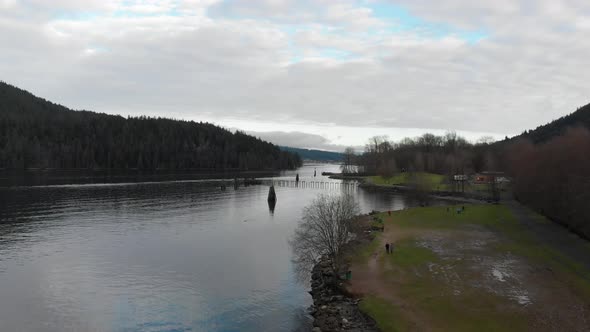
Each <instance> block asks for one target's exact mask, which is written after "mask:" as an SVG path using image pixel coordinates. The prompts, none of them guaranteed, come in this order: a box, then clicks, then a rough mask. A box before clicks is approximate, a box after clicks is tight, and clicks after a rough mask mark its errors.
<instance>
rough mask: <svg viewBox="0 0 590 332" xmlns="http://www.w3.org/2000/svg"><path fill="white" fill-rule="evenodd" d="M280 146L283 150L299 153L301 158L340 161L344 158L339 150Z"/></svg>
mask: <svg viewBox="0 0 590 332" xmlns="http://www.w3.org/2000/svg"><path fill="white" fill-rule="evenodd" d="M280 148H281V150H283V151H288V152H292V153H297V154H299V156H301V158H302V159H303V160H313V161H326V162H341V161H342V160H343V159H344V154H343V153H341V152H332V151H323V150H310V149H300V148H292V147H288V146H280Z"/></svg>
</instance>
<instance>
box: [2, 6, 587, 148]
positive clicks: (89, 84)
mask: <svg viewBox="0 0 590 332" xmlns="http://www.w3.org/2000/svg"><path fill="white" fill-rule="evenodd" d="M588 36H590V2H588V1H587V0H569V1H565V0H520V1H519V0H493V1H483V0H479V1H473V0H437V1H434V0H430V1H426V0H399V1H393V0H357V1H355V0H349V1H348V0H345V1H336V0H333V1H328V0H315V1H311V0H298V1H296V0H159V1H158V0H146V1H135V0H51V1H48V0H0V45H1V46H0V80H2V81H5V82H7V83H10V84H13V85H16V86H18V87H20V88H23V89H25V90H28V91H30V92H32V93H34V94H36V95H39V96H41V97H44V98H46V99H48V100H51V101H53V102H56V103H60V104H63V105H65V106H68V107H70V108H73V109H86V110H92V111H97V112H104V113H110V114H121V115H125V116H126V115H132V116H137V115H148V116H165V117H172V118H177V119H188V120H195V121H207V122H212V123H215V124H218V125H220V126H223V127H225V128H228V129H232V130H233V129H241V130H244V131H246V132H249V133H252V134H255V135H257V136H259V137H261V138H263V139H267V140H270V141H271V142H273V143H277V144H281V145H290V146H295V147H306V148H319V149H326V150H342V149H343V148H344V147H345V146H355V147H359V148H360V147H362V146H363V145H364V144H365V143H366V141H367V139H368V138H369V137H372V136H375V135H387V136H389V138H390V139H392V140H399V139H401V138H403V137H406V136H409V137H414V136H418V135H421V134H422V133H425V132H432V133H437V134H442V133H444V132H446V131H450V130H452V131H457V132H458V133H459V134H461V135H464V136H465V137H467V138H468V139H470V140H476V139H477V138H478V137H481V136H493V137H495V138H503V137H504V136H511V135H515V134H519V133H521V132H522V131H524V130H526V129H532V128H535V127H537V126H539V125H541V124H544V123H546V122H549V121H551V120H554V119H556V118H559V117H561V116H563V115H566V114H568V113H571V112H573V111H575V110H576V109H577V108H578V107H580V106H583V105H585V104H587V103H588V102H590V90H589V89H588V85H587V81H588V77H590V60H589V59H590V38H588ZM585 83H586V84H585Z"/></svg>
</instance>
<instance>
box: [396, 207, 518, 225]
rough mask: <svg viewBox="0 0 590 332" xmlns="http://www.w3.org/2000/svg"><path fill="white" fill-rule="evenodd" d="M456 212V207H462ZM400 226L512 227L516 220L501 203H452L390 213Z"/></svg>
mask: <svg viewBox="0 0 590 332" xmlns="http://www.w3.org/2000/svg"><path fill="white" fill-rule="evenodd" d="M463 206H464V207H465V210H462V211H461V213H457V209H462V207H463ZM390 220H391V221H392V222H394V223H395V224H396V225H397V226H399V227H402V228H426V229H453V228H458V227H464V226H466V225H470V224H477V225H484V226H490V227H496V228H499V229H502V228H513V227H515V226H516V221H515V219H514V217H513V216H512V213H511V212H510V210H509V209H508V208H507V207H505V206H502V205H488V204H486V205H453V206H433V207H424V208H414V209H407V210H402V211H396V212H394V213H392V217H391V219H390Z"/></svg>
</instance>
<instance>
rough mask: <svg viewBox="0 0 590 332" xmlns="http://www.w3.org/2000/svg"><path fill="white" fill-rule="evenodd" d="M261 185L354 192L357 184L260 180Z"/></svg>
mask: <svg viewBox="0 0 590 332" xmlns="http://www.w3.org/2000/svg"><path fill="white" fill-rule="evenodd" d="M259 181H261V184H263V185H266V186H271V185H274V186H275V187H289V188H313V189H328V190H330V189H332V190H356V189H357V188H358V182H335V181H305V180H301V181H295V180H277V179H260V180H259Z"/></svg>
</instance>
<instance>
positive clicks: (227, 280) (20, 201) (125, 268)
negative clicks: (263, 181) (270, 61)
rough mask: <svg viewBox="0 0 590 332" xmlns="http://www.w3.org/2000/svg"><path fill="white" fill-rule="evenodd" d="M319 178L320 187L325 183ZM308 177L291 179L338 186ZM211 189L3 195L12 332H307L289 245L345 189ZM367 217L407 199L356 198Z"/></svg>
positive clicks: (2, 275) (123, 187) (0, 242)
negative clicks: (307, 219)
mask: <svg viewBox="0 0 590 332" xmlns="http://www.w3.org/2000/svg"><path fill="white" fill-rule="evenodd" d="M314 170H317V177H315V178H314V177H313V173H314ZM322 171H332V172H337V171H338V167H337V166H335V165H306V166H304V167H302V168H300V169H299V170H297V171H290V172H283V173H282V174H281V177H279V178H282V179H291V180H293V179H294V178H295V174H296V173H298V174H299V175H300V179H301V181H313V180H316V181H334V182H340V181H339V180H328V179H327V177H323V176H321V172H322ZM337 187H338V186H336V185H335V186H332V187H329V188H328V189H319V188H293V187H277V188H276V193H277V197H278V201H277V204H276V207H275V209H274V212H272V211H270V210H269V206H268V204H267V194H268V187H267V186H261V185H257V186H249V187H240V188H238V189H237V190H234V188H233V187H232V188H228V189H227V190H220V188H219V187H218V186H214V185H211V184H208V183H207V182H203V181H173V182H159V183H154V182H150V183H117V184H87V185H56V186H36V187H35V186H33V187H29V186H21V187H4V188H0V200H1V201H0V331H60V332H61V331H298V330H305V329H306V328H309V317H308V316H307V315H306V312H305V309H306V308H307V307H308V306H309V305H310V304H311V297H310V296H309V294H308V293H307V291H308V290H309V285H306V284H301V283H299V282H297V280H296V278H295V273H294V268H293V265H292V262H291V260H290V259H291V255H292V254H291V249H290V247H289V244H288V239H289V237H290V236H291V234H292V233H293V230H294V229H295V227H296V226H297V222H298V221H299V219H300V217H301V213H302V209H303V207H304V206H305V205H307V204H309V203H310V201H311V200H312V199H314V198H315V197H316V196H317V195H318V194H321V193H332V194H337V193H339V191H341V190H342V189H338V188H337ZM352 192H353V194H354V195H356V197H357V198H358V202H359V206H360V209H361V211H362V212H369V211H371V210H373V209H377V210H386V209H401V208H403V207H405V206H406V202H405V199H404V197H402V196H396V195H391V194H383V193H370V192H365V191H363V190H362V189H355V190H353V191H352Z"/></svg>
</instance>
